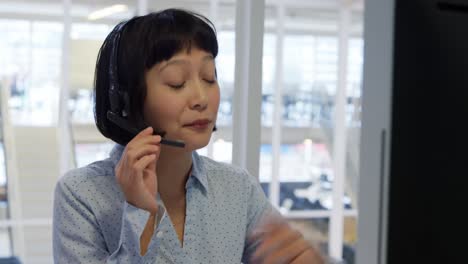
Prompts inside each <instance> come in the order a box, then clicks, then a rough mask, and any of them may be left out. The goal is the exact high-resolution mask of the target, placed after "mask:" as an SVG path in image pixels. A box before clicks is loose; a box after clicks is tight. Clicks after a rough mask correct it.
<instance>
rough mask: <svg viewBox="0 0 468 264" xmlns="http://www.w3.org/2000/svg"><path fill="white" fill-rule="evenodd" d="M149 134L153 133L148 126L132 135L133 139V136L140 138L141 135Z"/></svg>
mask: <svg viewBox="0 0 468 264" xmlns="http://www.w3.org/2000/svg"><path fill="white" fill-rule="evenodd" d="M151 134H153V128H152V127H150V126H149V127H147V128H145V129H143V130H141V131H140V132H139V133H138V134H137V135H136V136H135V137H134V139H135V138H141V137H143V136H146V135H151Z"/></svg>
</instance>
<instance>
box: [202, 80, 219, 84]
mask: <svg viewBox="0 0 468 264" xmlns="http://www.w3.org/2000/svg"><path fill="white" fill-rule="evenodd" d="M203 80H204V81H205V82H207V83H209V84H214V83H216V80H215V79H213V80H210V79H203Z"/></svg>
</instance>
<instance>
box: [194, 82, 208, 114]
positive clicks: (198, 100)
mask: <svg viewBox="0 0 468 264" xmlns="http://www.w3.org/2000/svg"><path fill="white" fill-rule="evenodd" d="M207 106H208V93H207V88H206V87H204V86H203V85H202V84H201V83H200V82H197V83H196V84H194V86H193V93H192V98H191V100H190V108H191V109H193V110H197V111H201V110H204V109H206V107H207Z"/></svg>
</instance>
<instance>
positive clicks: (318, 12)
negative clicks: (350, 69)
mask: <svg viewBox="0 0 468 264" xmlns="http://www.w3.org/2000/svg"><path fill="white" fill-rule="evenodd" d="M70 1H71V2H72V9H71V10H70V12H71V15H72V18H73V21H74V22H85V21H86V22H89V21H87V16H88V14H89V13H91V12H93V11H95V10H98V9H101V8H104V7H107V6H110V5H114V4H125V5H127V6H128V8H129V10H128V11H127V12H124V13H119V14H116V15H113V16H111V17H108V18H106V19H101V20H99V21H96V23H108V24H115V23H117V22H118V21H121V20H123V19H128V18H130V17H132V16H134V15H136V14H137V11H136V10H137V4H138V0H119V1H115V0H70ZM215 1H217V3H218V4H219V6H218V14H217V16H216V25H217V27H218V28H233V27H234V21H235V19H234V18H235V0H215ZM362 1H363V0H288V1H282V2H281V0H266V8H265V17H266V23H265V25H266V30H267V31H268V30H274V29H275V18H276V6H277V5H278V2H281V3H282V4H283V5H284V6H285V7H286V11H285V14H286V21H285V28H286V30H288V29H291V30H292V31H298V32H301V31H319V32H325V33H326V32H328V33H332V34H333V32H336V30H337V21H338V14H339V12H338V11H339V8H340V5H339V3H340V2H343V3H344V2H347V3H349V4H350V6H351V7H352V10H353V19H352V20H353V24H352V25H351V32H352V34H354V35H361V34H362V20H363V18H362V17H363V3H362ZM169 7H183V8H186V9H191V10H195V11H197V12H199V13H202V14H204V15H206V16H207V17H209V18H210V0H162V1H161V0H157V1H156V0H148V10H149V11H156V10H161V9H165V8H169ZM1 18H9V19H27V20H56V21H62V20H63V0H0V19H1Z"/></svg>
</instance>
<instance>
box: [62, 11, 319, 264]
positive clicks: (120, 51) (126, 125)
mask: <svg viewBox="0 0 468 264" xmlns="http://www.w3.org/2000/svg"><path fill="white" fill-rule="evenodd" d="M217 53H218V44H217V39H216V35H215V31H214V27H213V26H212V24H211V22H209V21H208V20H207V19H206V18H204V17H203V16H201V15H198V14H195V13H192V12H188V11H184V10H178V9H169V10H164V11H161V12H158V13H152V14H149V15H146V16H141V17H134V18H132V19H130V20H129V21H128V22H125V23H121V24H119V25H117V26H116V27H115V29H114V30H113V31H112V32H111V33H110V34H109V36H108V37H107V38H106V40H105V41H104V43H103V45H102V47H101V50H100V52H99V56H98V60H97V65H96V76H95V119H96V124H97V127H98V129H99V130H100V132H101V133H102V134H103V135H104V136H106V137H108V138H110V139H112V140H113V141H115V142H117V143H118V144H117V145H116V146H115V148H114V149H113V150H112V152H111V155H110V157H109V158H108V159H105V160H102V161H98V162H95V163H93V164H90V165H88V166H86V167H84V168H79V169H76V170H73V171H71V172H69V173H67V174H66V175H65V176H64V177H62V178H61V179H60V181H59V183H58V184H57V187H56V192H55V203H54V259H55V262H57V263H103V262H107V263H240V262H241V261H242V262H244V263H273V262H274V263H321V259H320V257H319V256H318V254H317V253H316V251H315V250H314V249H313V248H312V246H311V245H310V244H308V243H307V242H306V241H305V240H304V238H303V237H302V236H301V235H300V233H298V232H297V231H294V230H293V229H292V228H291V227H290V226H289V225H288V224H287V223H286V221H285V220H284V219H282V217H281V216H280V215H279V214H278V213H276V211H275V210H274V209H273V208H272V206H271V205H270V204H269V202H268V200H267V199H266V197H265V195H264V194H263V192H262V190H261V188H260V185H259V184H258V183H257V182H256V181H255V179H254V178H253V177H251V176H250V175H249V174H248V173H247V172H246V171H245V170H241V169H238V168H235V167H233V166H231V165H227V164H222V163H218V162H215V161H213V160H211V159H208V158H206V157H201V156H199V155H198V154H197V153H196V152H195V150H197V149H200V148H203V147H204V146H206V145H207V144H208V142H209V140H210V136H211V133H212V131H213V130H215V123H216V116H217V111H218V106H219V101H220V91H219V86H218V83H217V79H216V67H215V58H216V55H217ZM161 135H164V139H163V138H162V137H161ZM174 140H175V141H174Z"/></svg>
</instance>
